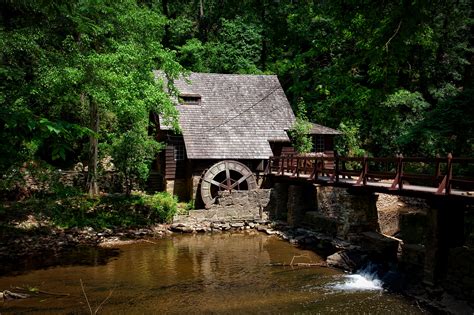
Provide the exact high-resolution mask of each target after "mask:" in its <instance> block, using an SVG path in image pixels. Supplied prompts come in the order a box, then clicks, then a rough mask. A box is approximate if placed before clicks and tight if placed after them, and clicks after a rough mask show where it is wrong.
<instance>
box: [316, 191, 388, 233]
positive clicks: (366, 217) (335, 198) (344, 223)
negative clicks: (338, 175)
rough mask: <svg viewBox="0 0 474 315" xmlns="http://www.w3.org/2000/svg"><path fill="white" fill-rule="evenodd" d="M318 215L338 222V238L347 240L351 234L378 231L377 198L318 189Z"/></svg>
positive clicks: (363, 194)
mask: <svg viewBox="0 0 474 315" xmlns="http://www.w3.org/2000/svg"><path fill="white" fill-rule="evenodd" d="M317 200H318V213H319V214H320V215H322V216H323V217H325V218H328V219H332V220H333V221H335V222H337V236H339V237H342V238H347V237H348V236H349V234H351V233H361V232H367V231H378V230H379V226H378V221H377V218H378V217H377V206H376V202H377V196H376V195H375V194H373V193H354V192H350V191H349V190H348V189H345V188H338V187H329V186H326V187H318V188H317Z"/></svg>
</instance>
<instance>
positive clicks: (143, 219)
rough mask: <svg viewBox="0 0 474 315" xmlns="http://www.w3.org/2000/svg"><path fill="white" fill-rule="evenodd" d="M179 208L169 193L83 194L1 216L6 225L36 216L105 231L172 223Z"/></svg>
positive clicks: (17, 207)
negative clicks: (19, 218)
mask: <svg viewBox="0 0 474 315" xmlns="http://www.w3.org/2000/svg"><path fill="white" fill-rule="evenodd" d="M176 209H177V200H176V198H175V197H173V196H171V195H169V194H166V193H159V194H156V195H145V194H132V195H130V196H126V195H110V196H102V197H100V198H89V197H87V196H85V195H83V194H80V195H71V196H65V197H62V196H58V195H56V196H50V197H46V198H45V197H43V198H41V199H37V198H30V199H27V200H25V201H23V202H17V203H14V204H12V205H11V207H9V208H8V209H3V211H4V212H5V211H8V212H6V213H1V212H2V211H0V215H2V216H4V217H3V222H4V223H5V224H7V223H8V222H9V221H10V220H11V221H15V220H18V217H19V216H26V215H30V214H33V215H35V216H39V217H42V218H44V219H48V220H49V221H51V223H52V224H54V225H55V226H59V227H62V228H72V227H92V228H95V229H102V228H114V227H138V226H146V225H150V224H154V223H162V222H169V221H170V220H171V218H172V217H173V215H174V214H175V213H176Z"/></svg>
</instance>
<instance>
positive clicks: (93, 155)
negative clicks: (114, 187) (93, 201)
mask: <svg viewBox="0 0 474 315" xmlns="http://www.w3.org/2000/svg"><path fill="white" fill-rule="evenodd" d="M89 114H90V129H91V130H92V131H93V132H94V133H93V134H91V135H90V137H89V165H88V172H87V189H88V192H89V195H90V196H91V197H92V196H95V195H98V194H99V186H98V185H97V160H98V144H99V141H98V139H97V135H98V133H99V113H98V108H97V103H96V102H94V101H90V103H89Z"/></svg>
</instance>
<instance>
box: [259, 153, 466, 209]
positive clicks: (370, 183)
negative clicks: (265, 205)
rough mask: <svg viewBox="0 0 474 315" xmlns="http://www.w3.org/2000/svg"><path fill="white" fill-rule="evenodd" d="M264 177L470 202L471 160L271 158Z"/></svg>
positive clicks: (449, 158)
mask: <svg viewBox="0 0 474 315" xmlns="http://www.w3.org/2000/svg"><path fill="white" fill-rule="evenodd" d="M266 174H267V175H268V176H271V177H272V176H273V177H275V179H278V180H289V181H295V180H296V181H309V182H313V183H315V184H320V185H331V186H338V187H348V188H354V189H361V190H368V191H373V192H381V193H388V194H395V195H402V196H412V197H420V198H443V199H457V200H460V201H463V202H467V203H473V202H474V176H473V174H474V158H454V157H452V156H451V154H449V155H448V156H447V157H446V158H419V157H403V156H398V157H394V158H374V157H339V156H335V157H326V156H300V155H287V156H278V157H271V158H270V160H269V164H268V166H267V168H266Z"/></svg>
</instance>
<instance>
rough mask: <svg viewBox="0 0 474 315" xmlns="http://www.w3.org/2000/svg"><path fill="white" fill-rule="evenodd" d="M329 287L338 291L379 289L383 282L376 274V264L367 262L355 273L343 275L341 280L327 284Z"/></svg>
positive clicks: (381, 287) (381, 288)
mask: <svg viewBox="0 0 474 315" xmlns="http://www.w3.org/2000/svg"><path fill="white" fill-rule="evenodd" d="M329 288H331V289H333V290H338V291H381V290H383V282H382V280H380V279H379V277H378V275H377V270H376V266H375V265H372V264H368V265H367V266H366V267H365V268H363V269H361V270H359V272H358V273H356V274H352V275H345V276H344V277H343V282H338V283H335V284H332V285H329Z"/></svg>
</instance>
